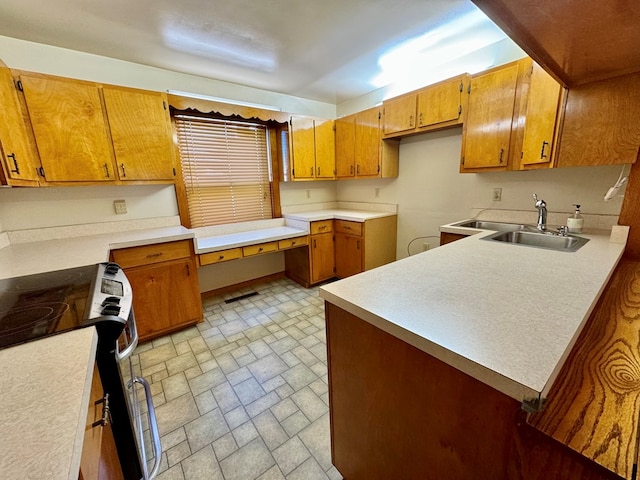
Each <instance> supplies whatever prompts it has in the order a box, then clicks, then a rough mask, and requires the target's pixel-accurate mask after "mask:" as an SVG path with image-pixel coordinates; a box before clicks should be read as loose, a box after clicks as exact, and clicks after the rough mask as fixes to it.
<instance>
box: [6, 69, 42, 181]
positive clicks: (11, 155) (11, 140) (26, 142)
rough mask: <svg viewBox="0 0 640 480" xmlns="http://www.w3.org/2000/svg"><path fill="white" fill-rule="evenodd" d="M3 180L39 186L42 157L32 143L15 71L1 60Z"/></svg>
mask: <svg viewBox="0 0 640 480" xmlns="http://www.w3.org/2000/svg"><path fill="white" fill-rule="evenodd" d="M0 105H2V115H0V147H1V152H0V154H1V157H0V158H1V168H0V183H3V184H6V185H16V186H37V185H38V180H39V178H38V167H40V160H39V159H38V154H37V152H36V150H35V148H34V146H33V145H32V141H31V138H30V137H29V133H28V130H27V124H26V122H25V117H24V114H23V111H22V108H21V105H20V101H19V98H18V94H17V89H16V85H15V83H14V80H13V75H12V74H11V70H9V68H8V67H7V66H6V65H5V64H4V63H2V61H0Z"/></svg>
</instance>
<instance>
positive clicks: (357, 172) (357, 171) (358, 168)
mask: <svg viewBox="0 0 640 480" xmlns="http://www.w3.org/2000/svg"><path fill="white" fill-rule="evenodd" d="M356 174H357V175H359V174H360V164H358V166H357V167H356Z"/></svg>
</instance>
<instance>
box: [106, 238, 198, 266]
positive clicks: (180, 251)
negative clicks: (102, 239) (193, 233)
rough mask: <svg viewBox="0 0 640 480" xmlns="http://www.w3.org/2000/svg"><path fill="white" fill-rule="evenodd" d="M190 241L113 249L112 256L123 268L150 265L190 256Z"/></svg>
mask: <svg viewBox="0 0 640 480" xmlns="http://www.w3.org/2000/svg"><path fill="white" fill-rule="evenodd" d="M190 243H191V240H181V241H179V242H167V243H158V244H155V245H144V246H142V247H131V248H122V249H118V250H112V251H111V256H112V257H113V261H114V262H116V263H117V264H119V265H120V266H121V267H122V268H129V267H137V266H140V265H150V264H153V263H160V262H166V261H167V260H176V259H178V258H188V257H189V256H190V255H191V249H190Z"/></svg>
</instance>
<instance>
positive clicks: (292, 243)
mask: <svg viewBox="0 0 640 480" xmlns="http://www.w3.org/2000/svg"><path fill="white" fill-rule="evenodd" d="M302 245H309V237H308V236H307V235H305V236H304V237H296V238H287V239H286V240H280V241H279V242H278V250H286V249H288V248H294V247H300V246H302Z"/></svg>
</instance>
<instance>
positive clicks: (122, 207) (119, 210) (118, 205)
mask: <svg viewBox="0 0 640 480" xmlns="http://www.w3.org/2000/svg"><path fill="white" fill-rule="evenodd" d="M113 209H114V210H115V211H116V215H124V214H125V213H127V202H125V201H124V200H114V201H113Z"/></svg>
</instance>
